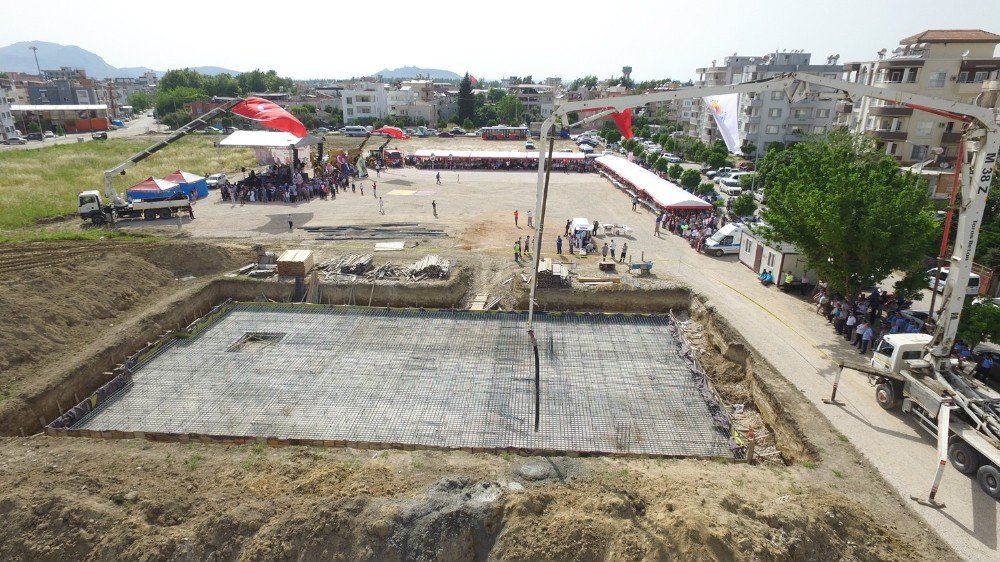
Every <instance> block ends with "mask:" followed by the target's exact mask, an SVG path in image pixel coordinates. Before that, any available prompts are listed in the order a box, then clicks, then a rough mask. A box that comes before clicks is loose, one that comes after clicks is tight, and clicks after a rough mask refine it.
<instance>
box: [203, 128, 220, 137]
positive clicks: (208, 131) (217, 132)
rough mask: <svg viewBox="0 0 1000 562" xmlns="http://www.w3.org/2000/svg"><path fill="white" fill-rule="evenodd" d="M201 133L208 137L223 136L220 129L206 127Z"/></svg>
mask: <svg viewBox="0 0 1000 562" xmlns="http://www.w3.org/2000/svg"><path fill="white" fill-rule="evenodd" d="M201 132H202V133H204V134H206V135H221V134H222V129H220V128H218V127H211V126H210V127H205V128H204V129H202V131H201Z"/></svg>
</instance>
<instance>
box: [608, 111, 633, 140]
mask: <svg viewBox="0 0 1000 562" xmlns="http://www.w3.org/2000/svg"><path fill="white" fill-rule="evenodd" d="M611 118H612V119H614V120H615V125H617V126H618V131H619V132H620V133H621V134H622V136H623V137H625V138H626V139H630V138H632V137H634V136H635V135H633V134H632V108H631V107H628V108H625V111H622V112H620V113H619V112H617V111H616V112H614V113H613V114H612V115H611Z"/></svg>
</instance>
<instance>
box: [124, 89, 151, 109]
mask: <svg viewBox="0 0 1000 562" xmlns="http://www.w3.org/2000/svg"><path fill="white" fill-rule="evenodd" d="M128 104H129V105H131V106H132V111H133V112H135V113H142V112H144V111H146V110H147V109H149V108H151V107H153V99H152V98H150V97H149V94H147V93H146V92H135V93H134V94H132V95H131V96H129V97H128Z"/></svg>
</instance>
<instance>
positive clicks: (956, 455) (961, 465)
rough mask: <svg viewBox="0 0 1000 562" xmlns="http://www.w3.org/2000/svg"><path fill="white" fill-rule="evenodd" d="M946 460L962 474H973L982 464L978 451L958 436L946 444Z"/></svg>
mask: <svg viewBox="0 0 1000 562" xmlns="http://www.w3.org/2000/svg"><path fill="white" fill-rule="evenodd" d="M948 460H949V461H951V464H952V466H954V467H955V470H957V471H959V472H961V473H962V474H975V473H976V471H977V470H979V467H980V466H981V465H982V464H983V458H982V455H980V454H979V451H976V450H975V449H973V448H972V447H970V446H969V444H968V443H966V442H965V441H962V440H961V439H958V438H956V439H955V441H954V442H953V443H952V444H951V445H949V446H948Z"/></svg>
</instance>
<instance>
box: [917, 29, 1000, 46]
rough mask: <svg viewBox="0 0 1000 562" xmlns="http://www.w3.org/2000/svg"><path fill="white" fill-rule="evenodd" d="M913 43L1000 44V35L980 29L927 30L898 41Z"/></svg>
mask: <svg viewBox="0 0 1000 562" xmlns="http://www.w3.org/2000/svg"><path fill="white" fill-rule="evenodd" d="M914 43H1000V35H997V34H995V33H990V32H988V31H983V30H982V29H928V30H927V31H923V32H921V33H918V34H916V35H911V36H909V37H907V38H905V39H901V40H900V41H899V44H900V45H912V44H914Z"/></svg>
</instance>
